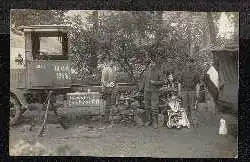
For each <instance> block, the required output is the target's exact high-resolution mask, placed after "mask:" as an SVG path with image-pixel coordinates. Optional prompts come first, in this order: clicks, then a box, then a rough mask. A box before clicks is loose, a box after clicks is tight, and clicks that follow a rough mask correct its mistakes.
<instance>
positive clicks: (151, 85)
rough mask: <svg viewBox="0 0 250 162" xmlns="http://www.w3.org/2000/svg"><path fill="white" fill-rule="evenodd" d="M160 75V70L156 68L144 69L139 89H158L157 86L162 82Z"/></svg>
mask: <svg viewBox="0 0 250 162" xmlns="http://www.w3.org/2000/svg"><path fill="white" fill-rule="evenodd" d="M162 76H163V75H162V73H161V71H160V70H159V69H157V68H155V69H152V70H147V71H145V72H144V74H143V82H142V85H141V89H144V91H159V88H160V87H161V86H162V84H163V78H162ZM151 80H152V81H153V82H151Z"/></svg>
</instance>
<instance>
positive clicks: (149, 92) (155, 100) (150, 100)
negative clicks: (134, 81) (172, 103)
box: [141, 61, 163, 128]
mask: <svg viewBox="0 0 250 162" xmlns="http://www.w3.org/2000/svg"><path fill="white" fill-rule="evenodd" d="M158 66H159V65H156V62H155V61H152V62H151V63H150V65H149V69H148V70H147V71H145V72H144V80H143V84H142V86H141V89H144V103H145V110H146V123H145V125H146V126H147V125H150V124H151V123H152V124H153V127H154V128H158V114H159V107H158V106H159V88H160V86H162V85H163V82H162V81H161V79H160V77H161V73H160V68H159V67H158Z"/></svg>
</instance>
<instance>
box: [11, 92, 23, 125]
mask: <svg viewBox="0 0 250 162" xmlns="http://www.w3.org/2000/svg"><path fill="white" fill-rule="evenodd" d="M20 116H21V104H20V102H19V100H18V99H17V98H16V97H15V96H14V95H10V126H13V125H15V124H16V122H17V120H18V119H19V117H20Z"/></svg>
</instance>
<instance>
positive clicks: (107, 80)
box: [101, 59, 116, 122]
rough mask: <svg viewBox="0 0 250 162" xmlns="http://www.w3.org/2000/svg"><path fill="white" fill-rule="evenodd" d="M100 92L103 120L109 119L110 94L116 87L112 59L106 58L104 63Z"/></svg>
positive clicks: (111, 94)
mask: <svg viewBox="0 0 250 162" xmlns="http://www.w3.org/2000/svg"><path fill="white" fill-rule="evenodd" d="M101 83H102V93H103V98H104V100H105V101H106V102H105V119H104V120H105V122H108V121H109V116H110V109H111V107H112V104H114V102H112V96H113V93H114V90H115V87H116V71H115V69H114V68H113V60H108V59H107V60H106V65H105V66H104V68H103V70H102V78H101Z"/></svg>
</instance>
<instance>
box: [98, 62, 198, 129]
mask: <svg viewBox="0 0 250 162" xmlns="http://www.w3.org/2000/svg"><path fill="white" fill-rule="evenodd" d="M160 66H161V65H160V64H159V63H157V62H156V61H154V60H151V63H150V65H149V67H148V68H147V70H146V71H145V72H144V75H143V81H142V83H141V86H140V91H141V92H143V94H144V105H145V111H146V120H145V121H146V122H145V123H144V125H145V126H149V125H152V126H153V128H158V114H159V95H160V91H159V90H160V88H161V87H162V86H163V84H164V79H165V78H164V75H163V74H162V72H161V68H160ZM177 80H178V96H179V97H181V99H182V107H183V108H184V109H185V110H186V112H187V116H188V118H189V119H190V118H191V116H192V112H193V110H194V108H195V104H196V103H195V102H196V101H197V98H198V97H199V91H200V79H199V75H198V74H197V72H196V70H195V68H194V60H193V59H190V60H189V61H188V63H187V68H185V69H184V71H183V72H182V74H181V75H180V76H179V78H178V79H177ZM101 83H102V88H103V89H102V92H103V95H104V99H105V103H106V104H105V121H109V115H110V109H111V107H112V105H113V104H115V103H114V102H113V103H112V101H114V100H112V94H113V92H114V89H115V87H116V84H117V81H116V72H115V70H114V64H113V61H112V60H108V61H107V64H106V66H105V67H104V68H103V70H102V79H101Z"/></svg>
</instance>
